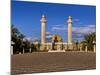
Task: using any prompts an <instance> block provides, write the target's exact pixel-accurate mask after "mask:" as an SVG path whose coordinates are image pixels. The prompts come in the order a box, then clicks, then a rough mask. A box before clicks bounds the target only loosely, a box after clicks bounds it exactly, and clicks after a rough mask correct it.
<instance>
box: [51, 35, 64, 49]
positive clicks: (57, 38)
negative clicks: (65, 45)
mask: <svg viewBox="0 0 100 75" xmlns="http://www.w3.org/2000/svg"><path fill="white" fill-rule="evenodd" d="M61 42H63V41H62V37H61V36H60V35H58V34H55V35H53V36H52V49H53V50H57V49H58V46H59V47H60V46H61V44H60V45H59V43H61Z"/></svg>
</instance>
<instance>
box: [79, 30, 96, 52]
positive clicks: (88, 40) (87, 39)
mask: <svg viewBox="0 0 100 75" xmlns="http://www.w3.org/2000/svg"><path fill="white" fill-rule="evenodd" d="M95 40H96V33H95V32H93V33H90V34H86V35H85V36H84V41H82V42H81V43H82V44H83V46H84V47H85V46H87V48H88V50H93V41H95Z"/></svg>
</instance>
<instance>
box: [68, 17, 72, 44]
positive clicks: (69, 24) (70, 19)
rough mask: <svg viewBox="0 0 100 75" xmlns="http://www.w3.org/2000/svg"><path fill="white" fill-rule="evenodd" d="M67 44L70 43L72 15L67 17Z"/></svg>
mask: <svg viewBox="0 0 100 75" xmlns="http://www.w3.org/2000/svg"><path fill="white" fill-rule="evenodd" d="M67 22H68V44H72V17H71V16H69V17H68V21H67Z"/></svg>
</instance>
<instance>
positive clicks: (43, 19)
mask: <svg viewBox="0 0 100 75" xmlns="http://www.w3.org/2000/svg"><path fill="white" fill-rule="evenodd" d="M40 21H41V44H44V43H45V42H46V40H45V39H46V32H45V25H46V17H45V16H44V15H42V18H41V20H40Z"/></svg>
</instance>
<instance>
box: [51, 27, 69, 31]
mask: <svg viewBox="0 0 100 75" xmlns="http://www.w3.org/2000/svg"><path fill="white" fill-rule="evenodd" d="M65 30H67V27H66V26H54V27H52V31H65Z"/></svg>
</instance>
